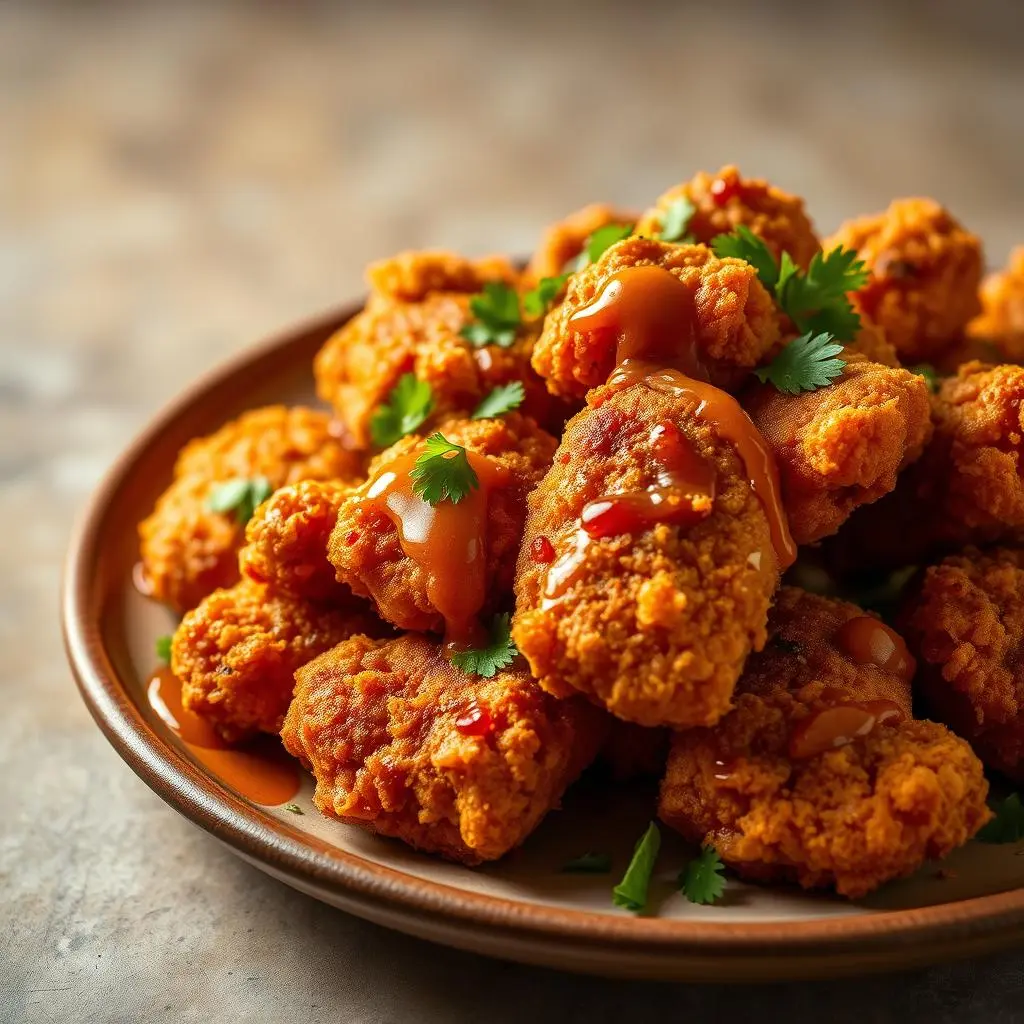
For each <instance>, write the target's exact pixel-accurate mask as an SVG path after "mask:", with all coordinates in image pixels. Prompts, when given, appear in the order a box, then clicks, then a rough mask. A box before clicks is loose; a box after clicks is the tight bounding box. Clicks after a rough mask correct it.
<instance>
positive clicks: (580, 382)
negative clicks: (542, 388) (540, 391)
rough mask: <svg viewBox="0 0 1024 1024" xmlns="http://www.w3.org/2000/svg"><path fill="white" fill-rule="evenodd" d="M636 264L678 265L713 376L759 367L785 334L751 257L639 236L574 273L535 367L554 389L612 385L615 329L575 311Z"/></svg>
mask: <svg viewBox="0 0 1024 1024" xmlns="http://www.w3.org/2000/svg"><path fill="white" fill-rule="evenodd" d="M636 266H660V267H664V268H665V269H667V270H670V271H671V272H672V274H673V275H674V276H675V277H677V278H678V279H679V280H680V281H681V282H682V283H683V284H684V285H685V286H686V287H687V289H688V290H689V291H690V292H691V294H692V295H693V297H694V303H695V306H696V310H697V338H696V340H697V350H698V352H699V353H700V355H701V356H702V358H703V359H704V361H705V362H706V363H707V365H708V368H709V370H710V371H711V372H712V374H713V376H716V377H721V376H723V375H726V376H729V377H731V376H732V375H734V373H735V371H736V369H737V368H741V369H745V368H750V367H753V366H756V365H757V364H758V363H759V362H761V361H762V359H763V358H764V357H765V356H766V355H767V354H768V353H769V352H770V351H771V350H772V348H773V347H774V346H775V344H776V342H777V341H778V340H779V318H778V314H777V312H776V309H775V304H774V302H773V301H772V298H771V296H769V294H768V292H767V291H765V289H764V287H763V285H762V284H761V282H760V281H759V280H758V279H757V273H756V271H755V270H754V268H753V267H752V266H750V264H749V263H745V262H744V261H743V260H734V259H719V258H718V257H717V256H715V255H714V253H712V252H711V250H710V249H708V248H707V247H706V246H703V245H671V244H669V243H667V242H658V241H654V240H652V239H650V238H641V237H639V236H632V237H630V238H627V239H624V240H623V241H621V242H618V243H616V244H615V245H613V246H611V247H610V248H609V249H607V250H606V251H605V253H604V255H603V256H602V257H601V258H600V259H599V260H598V261H597V263H593V264H591V265H590V266H588V267H586V268H585V269H583V270H581V271H579V272H578V273H576V274H574V275H573V276H572V277H571V278H570V279H569V284H568V290H567V291H566V296H565V301H564V302H562V303H561V304H560V305H558V306H556V307H555V308H554V309H553V310H552V311H551V312H550V313H548V315H547V318H546V319H545V321H544V330H543V332H542V333H541V336H540V339H539V340H538V341H537V345H536V347H535V349H534V352H533V367H534V369H535V370H536V371H537V372H538V373H539V374H540V375H541V376H542V377H544V378H545V380H546V381H547V385H548V389H549V390H550V391H551V392H553V393H554V394H557V395H562V396H564V397H566V398H583V397H584V396H585V395H586V393H587V391H588V390H589V389H590V388H593V387H597V386H598V385H600V384H604V383H605V381H606V380H607V379H608V375H609V374H610V373H611V372H612V370H613V369H614V367H615V345H616V338H615V337H614V335H613V334H611V333H610V332H607V331H589V332H586V333H581V332H579V331H577V330H575V328H573V327H572V325H571V323H570V320H571V318H572V316H573V314H574V313H576V312H577V311H578V310H580V309H582V308H583V307H584V306H586V305H588V304H589V303H591V302H592V301H593V300H594V299H595V298H596V297H597V295H598V294H599V293H600V291H601V289H602V288H603V287H604V285H605V284H606V282H607V281H608V279H609V278H610V277H611V276H612V275H613V274H616V273H618V272H619V271H620V270H625V269H626V268H628V267H636Z"/></svg>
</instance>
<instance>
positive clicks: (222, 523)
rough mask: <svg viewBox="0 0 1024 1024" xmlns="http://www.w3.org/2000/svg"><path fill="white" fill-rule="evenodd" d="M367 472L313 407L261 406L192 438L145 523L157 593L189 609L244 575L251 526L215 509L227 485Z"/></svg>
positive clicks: (144, 544) (144, 549)
mask: <svg viewBox="0 0 1024 1024" xmlns="http://www.w3.org/2000/svg"><path fill="white" fill-rule="evenodd" d="M362 470H363V463H362V459H361V458H360V456H358V455H356V454H355V453H353V452H350V451H347V450H346V449H345V448H344V446H343V445H342V443H341V442H340V440H339V439H338V436H337V433H336V431H335V425H334V424H333V423H332V421H331V419H330V417H329V416H327V415H326V414H324V413H322V412H317V411H315V410H313V409H304V408H294V409H288V408H285V407H284V406H283V405H274V406H269V407H267V408H264V409H255V410H253V411H251V412H247V413H244V414H243V415H242V416H239V417H238V419H236V420H233V421H232V422H230V423H227V424H225V425H224V426H223V427H221V428H220V430H218V431H217V432H216V433H214V434H211V435H210V436H209V437H204V438H198V439H196V440H194V441H190V442H189V443H188V444H187V445H186V446H185V447H184V448H183V449H182V451H181V454H180V455H179V456H178V461H177V463H176V465H175V468H174V481H173V482H172V484H171V486H170V487H168V489H167V490H166V491H164V493H163V494H162V495H161V496H160V498H159V499H158V500H157V503H156V508H155V509H154V510H153V512H152V513H151V514H150V516H149V517H148V518H147V519H145V520H144V521H143V522H142V523H141V524H140V525H139V538H140V543H141V554H142V566H143V570H144V573H145V578H146V581H147V582H148V584H149V586H150V587H151V588H152V596H153V597H155V598H156V599H157V600H158V601H163V602H165V603H167V604H169V605H171V606H172V607H173V608H174V609H175V610H176V611H179V612H182V611H186V610H188V609H189V608H194V607H195V606H196V605H197V604H198V603H199V602H200V601H201V600H202V599H203V598H204V597H205V596H206V595H207V594H209V593H211V592H212V591H213V590H215V589H217V587H226V586H231V584H232V583H234V582H235V581H236V580H237V579H238V550H239V548H240V547H241V546H242V542H243V538H244V535H245V527H244V524H240V523H239V522H238V521H237V519H236V517H235V515H234V513H232V512H227V513H220V512H212V511H211V510H210V509H209V507H208V501H209V499H210V495H211V493H212V492H213V491H214V490H216V488H217V486H218V485H219V484H222V483H225V482H226V481H228V480H231V479H234V478H238V477H257V476H262V477H266V479H267V481H268V482H269V484H270V486H271V487H272V488H274V489H275V490H276V489H277V488H278V487H283V486H284V485H285V484H290V483H295V482H297V481H299V480H307V479H310V480H345V481H354V480H356V479H357V478H360V477H361V476H362Z"/></svg>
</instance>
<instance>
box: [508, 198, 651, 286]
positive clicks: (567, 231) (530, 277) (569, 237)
mask: <svg viewBox="0 0 1024 1024" xmlns="http://www.w3.org/2000/svg"><path fill="white" fill-rule="evenodd" d="M635 223H636V214H635V213H632V212H627V211H625V210H618V209H616V208H615V207H613V206H606V205H605V204H604V203H591V204H590V205H589V206H584V207H583V209H582V210H577V211H576V212H575V213H570V214H569V216H568V217H566V218H565V219H564V220H560V221H559V222H558V223H557V224H552V225H551V226H550V227H549V228H548V229H547V231H545V232H544V237H543V238H542V239H541V242H540V246H539V247H538V249H537V251H536V252H535V253H534V254H533V256H532V257H531V258H530V262H529V264H527V267H526V271H525V273H524V275H523V279H524V284H525V285H526V286H527V287H532V286H533V285H535V284H536V283H537V282H538V281H540V279H541V278H542V277H558V276H559V275H560V274H562V273H564V272H565V271H566V269H567V268H568V265H569V264H570V262H571V261H573V260H575V259H576V257H577V256H579V254H580V253H581V252H583V246H584V244H585V243H586V241H587V239H588V238H590V236H591V235H592V234H593V233H594V232H595V231H596V230H597V229H598V228H603V227H605V226H606V225H608V224H635Z"/></svg>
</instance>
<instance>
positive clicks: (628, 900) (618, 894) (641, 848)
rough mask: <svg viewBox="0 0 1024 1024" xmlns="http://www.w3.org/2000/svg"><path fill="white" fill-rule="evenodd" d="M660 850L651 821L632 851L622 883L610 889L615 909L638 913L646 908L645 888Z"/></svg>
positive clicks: (655, 830)
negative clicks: (619, 908) (620, 908)
mask: <svg viewBox="0 0 1024 1024" xmlns="http://www.w3.org/2000/svg"><path fill="white" fill-rule="evenodd" d="M660 848H661V833H660V832H659V831H658V826H657V825H655V824H654V822H653V821H652V822H651V823H650V824H649V825H648V826H647V831H646V832H645V833H644V834H643V835H642V836H641V837H640V841H639V842H638V843H637V844H636V849H635V850H634V851H633V858H632V860H630V862H629V867H628V868H626V873H625V874H624V875H623V876H622V881H621V882H619V884H618V885H617V886H615V888H614V889H612V902H613V903H614V904H615V906H617V907H624V908H625V909H626V910H632V911H634V912H638V911H641V910H643V909H644V907H646V906H647V888H648V886H649V885H650V883H651V875H652V874H653V873H654V863H655V861H656V860H657V859H658V850H659V849H660Z"/></svg>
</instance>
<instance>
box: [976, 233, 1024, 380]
mask: <svg viewBox="0 0 1024 1024" xmlns="http://www.w3.org/2000/svg"><path fill="white" fill-rule="evenodd" d="M980 297H981V314H980V315H979V316H978V317H976V318H975V319H974V320H972V321H971V322H970V324H969V325H968V327H967V332H968V334H969V335H970V336H971V337H972V338H977V339H980V340H982V341H989V342H992V343H993V344H994V345H995V346H996V347H997V349H998V350H999V355H1000V359H998V360H997V361H1003V360H1005V361H1006V362H1008V363H1020V362H1024V245H1021V246H1018V247H1017V248H1016V249H1014V250H1013V252H1012V253H1010V260H1009V262H1008V263H1007V265H1006V269H1005V270H1000V271H999V272H998V273H995V274H990V275H989V276H988V277H986V278H985V280H984V281H983V282H982V284H981V296H980Z"/></svg>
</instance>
